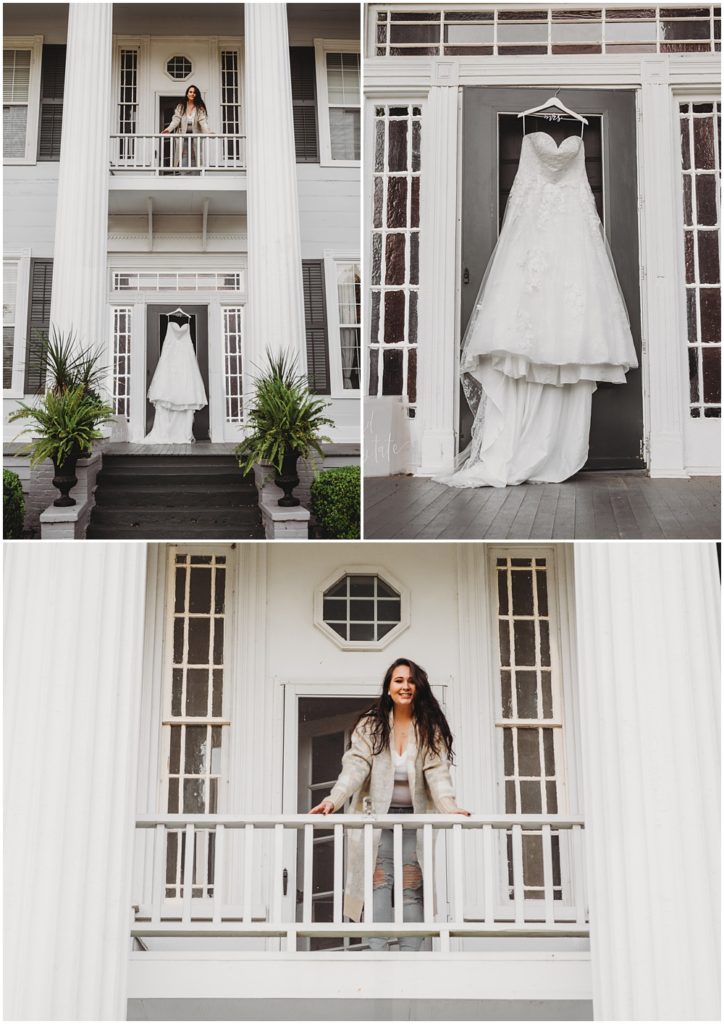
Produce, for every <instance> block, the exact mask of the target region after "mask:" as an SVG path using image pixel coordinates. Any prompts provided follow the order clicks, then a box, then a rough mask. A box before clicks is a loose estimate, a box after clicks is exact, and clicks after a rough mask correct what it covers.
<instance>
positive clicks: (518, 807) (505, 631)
mask: <svg viewBox="0 0 724 1024" xmlns="http://www.w3.org/2000/svg"><path fill="white" fill-rule="evenodd" d="M496 574H497V584H498V602H497V620H498V636H499V649H500V704H499V707H498V711H497V716H496V727H497V731H498V734H499V742H500V745H501V746H502V766H503V781H504V790H505V813H506V814H557V813H558V812H559V809H560V807H559V805H560V803H561V799H560V797H561V792H560V790H561V775H560V765H561V763H562V760H563V759H562V753H561V734H562V724H563V723H562V718H561V708H560V697H559V693H558V679H557V678H556V675H557V671H556V665H557V659H556V658H555V652H554V651H553V644H554V624H553V623H552V622H551V607H550V602H549V567H548V559H547V558H545V557H535V558H516V557H504V558H498V559H496ZM507 844H508V850H507V858H508V882H509V886H510V895H511V896H512V886H513V864H514V859H513V837H512V834H511V833H509V834H508V836H507ZM551 844H552V845H551V853H552V872H553V874H552V877H553V895H554V899H559V900H560V899H562V882H561V850H560V845H559V836H558V835H557V834H556V833H553V835H552V836H551ZM543 856H544V855H543V838H542V835H541V832H540V831H536V830H532V829H529V830H524V831H523V887H524V896H525V898H526V899H542V898H543V881H544V879H543Z"/></svg>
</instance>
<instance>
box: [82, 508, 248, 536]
mask: <svg viewBox="0 0 724 1024" xmlns="http://www.w3.org/2000/svg"><path fill="white" fill-rule="evenodd" d="M260 518H261V514H260V512H259V509H258V507H257V506H245V507H242V508H229V507H227V506H223V505H210V506H209V505H207V506H206V507H205V508H187V507H186V506H178V505H177V506H176V507H175V508H158V507H154V506H147V505H124V506H121V507H118V506H116V505H96V506H95V508H94V509H93V513H92V523H93V525H94V526H96V525H97V526H112V525H116V526H122V527H127V528H129V529H134V530H136V529H139V528H141V527H143V526H153V527H156V526H159V527H163V526H168V527H169V528H171V527H174V528H175V527H183V526H184V525H187V526H188V528H189V529H192V530H196V531H198V530H200V529H203V528H204V527H206V526H208V527H224V528H228V529H231V530H233V529H234V528H236V527H238V528H239V529H241V528H243V527H246V526H253V525H254V524H256V523H259V522H260Z"/></svg>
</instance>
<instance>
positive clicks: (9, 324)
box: [3, 260, 20, 390]
mask: <svg viewBox="0 0 724 1024" xmlns="http://www.w3.org/2000/svg"><path fill="white" fill-rule="evenodd" d="M19 269H20V264H19V263H18V261H17V260H3V388H5V389H6V390H7V389H9V388H12V386H13V363H14V359H15V327H16V322H15V318H16V313H17V299H18V271H19Z"/></svg>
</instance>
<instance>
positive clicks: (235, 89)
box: [221, 50, 239, 135]
mask: <svg viewBox="0 0 724 1024" xmlns="http://www.w3.org/2000/svg"><path fill="white" fill-rule="evenodd" d="M221 130H222V132H224V134H226V135H235V134H237V133H238V131H239V54H238V53H237V51H236V50H222V51H221Z"/></svg>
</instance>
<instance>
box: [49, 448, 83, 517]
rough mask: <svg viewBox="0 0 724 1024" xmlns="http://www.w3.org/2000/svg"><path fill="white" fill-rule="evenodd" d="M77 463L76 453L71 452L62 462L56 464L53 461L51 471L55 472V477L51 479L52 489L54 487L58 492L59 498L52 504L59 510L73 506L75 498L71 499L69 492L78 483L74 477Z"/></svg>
mask: <svg viewBox="0 0 724 1024" xmlns="http://www.w3.org/2000/svg"><path fill="white" fill-rule="evenodd" d="M77 462H78V452H73V454H72V455H68V456H67V458H66V459H65V461H64V462H56V460H55V459H53V469H54V470H55V476H54V477H53V487H56V488H57V489H58V490H59V491H60V497H59V498H56V499H55V501H54V502H53V504H54V505H57V506H58V507H59V508H67V507H68V506H70V505H75V504H76V500H75V498H71V496H70V491H72V489H73V488H74V487H75V485H76V484H77V483H78V477H77V476H76V475H75V467H76V464H77Z"/></svg>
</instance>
